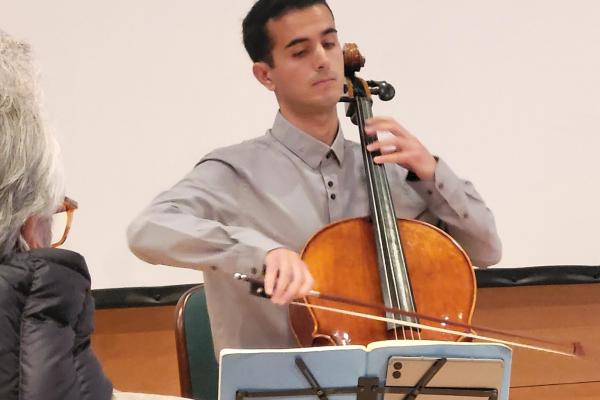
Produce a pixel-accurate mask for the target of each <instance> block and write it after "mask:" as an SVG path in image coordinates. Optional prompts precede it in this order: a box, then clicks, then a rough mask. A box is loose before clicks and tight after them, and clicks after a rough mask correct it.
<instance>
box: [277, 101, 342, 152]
mask: <svg viewBox="0 0 600 400" xmlns="http://www.w3.org/2000/svg"><path fill="white" fill-rule="evenodd" d="M280 110H281V115H283V116H284V117H285V119H287V120H288V121H289V122H290V123H291V124H292V125H294V126H295V127H296V128H298V129H300V130H302V131H303V132H306V133H307V134H309V135H310V136H312V137H314V138H315V139H317V140H319V141H321V142H323V143H325V144H326V145H327V146H331V144H332V143H333V140H334V139H335V135H336V134H337V131H338V117H337V111H336V109H335V107H334V108H332V109H331V110H330V111H327V112H322V113H318V112H314V111H313V112H307V113H302V112H295V111H292V110H290V109H287V108H285V107H283V106H282V107H281V109H280Z"/></svg>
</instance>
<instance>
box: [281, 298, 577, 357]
mask: <svg viewBox="0 0 600 400" xmlns="http://www.w3.org/2000/svg"><path fill="white" fill-rule="evenodd" d="M290 304H294V305H298V306H303V307H308V308H314V309H317V310H322V311H330V312H334V313H339V314H344V315H350V316H353V317H359V318H366V319H372V320H376V321H381V322H389V323H392V324H398V325H404V326H407V327H412V328H418V329H425V330H431V331H434V332H439V333H446V334H450V335H454V336H459V337H468V338H472V339H479V340H484V341H486V342H491V343H499V344H504V345H507V346H513V347H520V348H524V349H528V350H535V351H541V352H545V353H552V354H558V355H563V356H569V357H578V354H577V353H576V352H573V350H572V351H571V352H570V353H567V352H564V351H561V350H555V349H548V348H545V347H539V346H533V345H529V344H525V343H520V342H514V341H510V340H503V339H497V338H492V337H488V336H482V335H477V334H474V333H468V332H459V331H454V330H452V329H446V328H438V327H435V326H429V325H422V324H416V323H414V322H408V321H402V320H397V319H392V318H387V317H379V316H376V315H369V314H363V313H359V312H355V311H349V310H343V309H340V308H331V307H326V306H319V305H316V304H309V303H301V302H295V301H293V302H291V303H290ZM574 348H575V349H577V346H575V347H574Z"/></svg>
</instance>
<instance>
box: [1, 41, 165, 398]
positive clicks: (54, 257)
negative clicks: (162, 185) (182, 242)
mask: <svg viewBox="0 0 600 400" xmlns="http://www.w3.org/2000/svg"><path fill="white" fill-rule="evenodd" d="M39 104H40V94H39V92H38V90H37V85H36V73H35V70H34V67H33V62H32V56H31V50H30V47H29V45H28V44H26V43H24V42H20V41H18V40H15V39H14V38H12V37H11V36H9V35H8V34H6V33H4V32H2V31H1V30H0V399H2V400H13V399H14V400H17V399H18V400H29V399H44V400H54V399H56V400H109V399H118V400H124V399H140V400H142V399H154V398H156V399H176V397H169V396H158V395H146V394H137V393H123V392H118V391H115V390H113V386H112V383H111V382H110V380H109V379H108V378H107V377H106V376H105V374H104V373H103V371H102V367H101V366H100V363H99V362H98V360H97V359H96V356H95V355H94V353H93V352H92V349H91V346H90V337H91V334H92V331H93V314H94V301H93V298H92V296H91V292H90V288H91V281H90V274H89V271H88V269H87V266H86V263H85V260H84V258H83V257H82V256H81V255H79V254H78V253H75V252H73V251H69V250H63V249H57V248H52V247H54V246H56V245H58V244H60V243H62V242H63V241H64V240H65V238H66V233H67V232H68V226H69V224H68V223H67V224H66V226H65V229H64V233H63V235H62V239H61V240H60V241H59V242H57V243H54V246H53V243H52V219H53V214H55V213H56V212H63V211H66V212H67V213H68V214H69V216H70V215H71V213H72V210H73V209H74V208H76V203H75V202H74V201H72V200H70V199H68V198H66V197H64V178H63V171H62V165H61V161H60V158H59V147H58V144H57V142H56V140H55V139H54V137H53V136H52V135H51V134H50V133H49V132H48V130H47V128H46V125H45V124H44V121H43V119H42V116H41V112H40V105H39ZM67 221H70V218H69V219H67ZM59 233H62V231H61V232H59Z"/></svg>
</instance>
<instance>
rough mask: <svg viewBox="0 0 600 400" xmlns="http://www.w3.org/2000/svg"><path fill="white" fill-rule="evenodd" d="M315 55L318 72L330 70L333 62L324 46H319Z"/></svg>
mask: <svg viewBox="0 0 600 400" xmlns="http://www.w3.org/2000/svg"><path fill="white" fill-rule="evenodd" d="M314 55H315V56H314V64H315V69H316V70H327V69H329V66H330V64H331V62H330V60H329V56H328V54H327V50H326V49H325V48H324V47H323V45H319V46H317V48H316V50H315V52H314Z"/></svg>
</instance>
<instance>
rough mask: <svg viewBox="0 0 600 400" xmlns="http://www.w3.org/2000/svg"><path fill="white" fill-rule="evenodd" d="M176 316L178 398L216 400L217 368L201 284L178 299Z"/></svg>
mask: <svg viewBox="0 0 600 400" xmlns="http://www.w3.org/2000/svg"><path fill="white" fill-rule="evenodd" d="M176 315H177V321H176V328H175V339H176V344H177V361H178V364H179V383H180V386H181V395H182V396H184V397H188V398H193V399H195V400H216V399H217V387H218V379H219V365H218V364H217V361H216V360H215V353H214V348H213V342H212V333H211V330H210V321H209V318H208V309H207V307H206V296H205V294H204V285H203V284H200V285H198V286H194V287H193V288H191V289H189V290H188V291H187V292H185V293H184V294H183V295H182V296H181V298H180V299H179V301H178V302H177V307H176Z"/></svg>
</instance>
